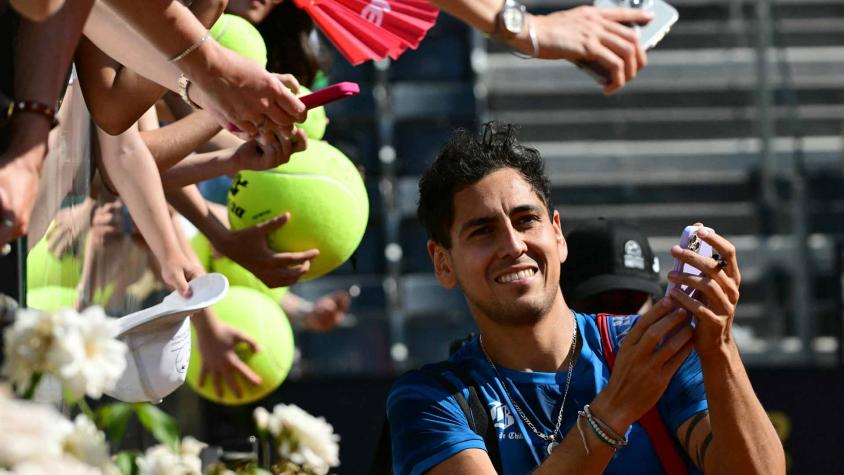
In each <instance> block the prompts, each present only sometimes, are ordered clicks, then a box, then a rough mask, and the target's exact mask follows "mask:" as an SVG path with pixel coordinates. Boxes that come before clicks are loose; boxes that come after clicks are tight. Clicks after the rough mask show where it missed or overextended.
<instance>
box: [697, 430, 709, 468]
mask: <svg viewBox="0 0 844 475" xmlns="http://www.w3.org/2000/svg"><path fill="white" fill-rule="evenodd" d="M710 443H712V432H709V433H708V434H706V438H705V439H703V442H701V443H700V447H699V448H698V449H697V466H698V468H699V469H700V471H701V472H704V473H705V472H706V471H705V470H704V469H703V462H704V460H706V451H707V450H709V444H710Z"/></svg>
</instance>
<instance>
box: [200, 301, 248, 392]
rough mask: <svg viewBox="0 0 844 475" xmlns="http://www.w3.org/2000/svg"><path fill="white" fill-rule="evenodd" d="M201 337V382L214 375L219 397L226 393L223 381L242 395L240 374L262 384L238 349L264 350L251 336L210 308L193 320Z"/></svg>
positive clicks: (213, 380) (213, 381)
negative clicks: (241, 357)
mask: <svg viewBox="0 0 844 475" xmlns="http://www.w3.org/2000/svg"><path fill="white" fill-rule="evenodd" d="M191 321H192V322H193V325H194V328H195V329H196V335H197V338H198V340H199V342H198V345H199V353H200V354H201V355H202V369H201V370H200V373H199V385H200V386H202V385H204V384H205V380H206V379H207V378H208V377H209V376H211V381H212V383H213V384H214V391H215V392H216V393H217V396H219V397H222V396H223V381H225V383H226V385H227V386H228V387H229V389H230V390H231V392H232V393H233V394H234V395H235V396H237V397H238V398H241V397H243V391H241V388H240V384H238V378H237V375H238V374H239V375H240V376H241V377H242V379H243V380H245V381H246V382H247V383H249V384H253V385H258V384H261V377H260V376H258V375H257V374H255V372H254V371H252V369H251V368H249V366H247V365H246V363H244V362H243V361H242V360H241V359H240V357H239V356H238V355H237V352H238V351H240V350H241V348H245V349H248V351H251V352H253V353H257V352H258V351H261V350H260V348H259V347H258V344H257V343H255V340H253V339H252V338H251V337H249V335H247V334H246V333H243V332H242V331H240V330H238V329H236V328H233V327H232V326H230V325H228V324H226V323H224V322H222V321H220V320H219V319H218V318H217V317H216V316H215V315H214V314H213V312H212V311H211V310H210V309H207V308H206V309H205V310H203V311H201V312H199V313H197V314H196V315H195V316H194V317H193V318H192V320H191Z"/></svg>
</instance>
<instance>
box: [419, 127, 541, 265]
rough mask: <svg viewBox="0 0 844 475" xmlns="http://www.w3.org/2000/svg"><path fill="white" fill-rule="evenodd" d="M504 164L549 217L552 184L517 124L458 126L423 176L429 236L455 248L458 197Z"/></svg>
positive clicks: (423, 217) (423, 215)
mask: <svg viewBox="0 0 844 475" xmlns="http://www.w3.org/2000/svg"><path fill="white" fill-rule="evenodd" d="M501 168H513V169H514V170H516V171H518V172H519V173H520V174H521V175H522V176H523V177H524V179H525V180H526V181H527V182H528V183H529V184H530V186H531V187H532V188H533V190H534V191H535V192H536V194H537V195H538V196H539V198H540V199H542V201H543V202H544V203H545V206H546V208H547V209H548V215H549V216H551V215H552V214H553V207H552V204H551V182H550V181H549V180H548V177H547V176H545V164H544V162H543V161H542V157H541V156H540V155H539V151H538V150H536V149H535V148H531V147H525V146H524V145H521V144H520V143H519V142H518V140H517V139H516V128H515V127H514V126H513V125H510V124H499V123H497V122H489V123H487V124H484V126H483V130H482V131H481V133H480V134H475V133H473V132H470V131H468V130H465V129H458V130H456V131H455V132H454V134H453V135H452V137H451V138H450V139H449V141H448V143H447V144H446V145H445V146H444V147H443V148H442V150H440V153H439V155H437V158H436V160H434V163H433V164H431V168H429V169H428V171H427V172H426V173H425V174H424V175H423V176H422V178H421V179H420V180H419V206H418V208H417V210H416V216H417V218H418V219H419V221H420V222H421V223H422V225H423V226H425V230H426V231H427V233H428V237H429V238H430V239H432V240H433V241H435V242H437V243H439V244H441V245H443V246H445V247H446V248H447V249H448V248H451V239H450V237H449V230H450V229H451V225H452V223H453V221H454V203H453V201H454V195H455V194H456V193H457V192H459V191H461V190H462V189H464V188H466V187H467V186H469V185H472V184H474V183H477V182H478V181H479V180H480V179H482V178H483V177H485V176H487V175H489V174H490V173H492V172H494V171H496V170H499V169H501Z"/></svg>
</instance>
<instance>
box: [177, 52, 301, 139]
mask: <svg viewBox="0 0 844 475" xmlns="http://www.w3.org/2000/svg"><path fill="white" fill-rule="evenodd" d="M203 48H208V51H207V55H206V56H205V58H206V60H207V62H206V63H205V64H202V63H201V62H200V63H197V64H194V59H199V55H196V56H194V55H188V56H187V57H186V58H185V61H184V62H183V63H182V66H184V67H185V73H186V74H187V75H188V76H189V77H190V78H191V79H192V80H193V81H194V83H195V84H196V86H197V90H196V92H197V94H196V96H193V93H191V94H192V96H191V97H193V98H194V100H196V101H197V102H199V103H201V104H203V105H204V106H206V108H207V109H209V110H210V111H211V112H212V113H215V115H216V116H217V117H218V121H220V123H221V125H223V126H226V125H227V124H228V123H231V124H233V125H234V126H236V127H238V128H239V129H240V130H242V131H243V132H245V133H246V134H248V135H250V136H255V135H257V134H258V133H259V131H260V130H262V129H268V130H274V131H277V132H278V133H279V134H281V135H282V136H284V137H290V136H291V135H292V134H293V124H294V123H297V122H304V121H305V119H306V118H307V110H306V109H305V105H304V104H302V101H300V100H299V98H297V97H296V94H295V91H296V90H298V83H296V84H293V83H292V82H291V81H290V79H289V78H288V77H286V76H289V75H274V74H272V73H269V72H267V71H265V70H264V69H262V68H261V67H260V66H258V65H257V64H256V63H255V62H253V61H250V60H248V59H246V58H243V57H241V56H240V55H238V54H237V53H234V52H231V51H229V50H227V49H225V48H223V47H221V46H219V45H217V44H216V43H214V42H207V43H206V45H204V46H203ZM294 86H295V87H294ZM291 89H293V91H291Z"/></svg>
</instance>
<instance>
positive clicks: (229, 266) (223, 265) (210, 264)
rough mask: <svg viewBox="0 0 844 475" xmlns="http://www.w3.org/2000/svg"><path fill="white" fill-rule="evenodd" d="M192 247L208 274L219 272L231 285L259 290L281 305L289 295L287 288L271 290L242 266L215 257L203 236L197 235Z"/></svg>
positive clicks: (223, 258)
mask: <svg viewBox="0 0 844 475" xmlns="http://www.w3.org/2000/svg"><path fill="white" fill-rule="evenodd" d="M191 246H192V247H193V250H194V252H195V253H196V256H197V257H199V261H200V262H201V263H202V267H204V268H205V270H206V271H207V272H218V273H220V274H223V275H224V276H226V278H227V279H229V285H232V286H238V287H247V288H250V289H254V290H257V291H259V292H261V293H263V294H265V295H268V296H269V297H270V298H272V299H273V301H274V302H276V303H280V302H281V298H282V297H284V294H285V293H287V287H276V288H269V287H267V285H266V284H264V283H263V282H261V279H259V278H257V277H255V274H253V273H251V272H249V271H248V270H246V268H245V267H242V266H241V265H240V264H238V263H236V262H234V261H233V260H231V259H229V258H228V257H225V256H215V255H214V248H213V247H212V246H211V243H210V242H209V241H208V238H207V237H205V235H203V234H197V235H196V236H194V238H193V239H191Z"/></svg>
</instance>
